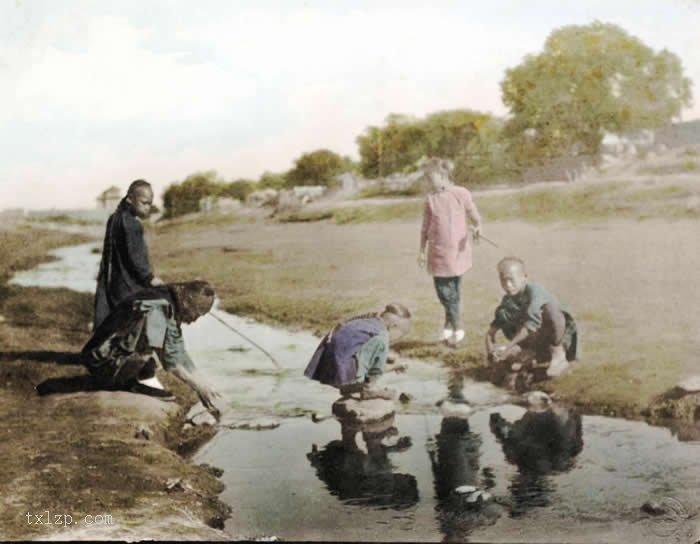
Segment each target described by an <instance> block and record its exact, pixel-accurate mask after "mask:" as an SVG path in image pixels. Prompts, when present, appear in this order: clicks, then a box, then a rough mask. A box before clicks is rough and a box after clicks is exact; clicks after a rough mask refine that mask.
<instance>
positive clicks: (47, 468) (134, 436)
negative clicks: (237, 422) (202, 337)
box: [0, 232, 227, 540]
mask: <svg viewBox="0 0 700 544" xmlns="http://www.w3.org/2000/svg"><path fill="white" fill-rule="evenodd" d="M0 236H2V241H3V244H2V245H1V246H0V247H1V248H2V249H0V252H1V253H2V259H0V263H2V264H1V265H0V266H1V267H2V269H1V270H0V277H2V279H3V282H2V287H0V289H1V290H2V296H0V314H1V315H2V316H3V317H4V322H2V323H0V346H1V347H0V418H2V420H3V422H4V424H3V431H2V433H3V439H2V440H1V441H0V456H1V457H2V459H3V470H2V471H0V496H2V501H3V507H2V508H1V509H0V537H1V538H2V539H4V540H14V539H22V540H24V539H30V538H39V539H60V540H62V539H105V538H106V539H115V540H136V539H167V538H186V539H207V540H218V539H224V535H223V533H222V532H221V531H219V530H216V529H214V528H213V527H222V526H223V520H224V519H225V517H226V516H227V508H226V507H225V505H223V504H222V503H220V502H219V501H218V499H217V494H218V493H220V492H221V490H222V484H221V483H220V482H219V480H218V479H217V477H216V476H217V474H216V473H217V471H216V470H215V469H213V468H209V467H203V466H195V465H192V464H191V463H189V462H188V460H187V455H188V454H189V453H191V452H192V451H193V450H194V449H195V448H196V447H197V445H198V444H200V443H201V442H202V441H203V440H206V439H208V438H210V437H211V436H212V435H213V430H212V429H211V428H207V427H205V426H201V427H197V428H194V429H192V430H190V431H189V432H184V431H183V422H184V418H185V415H184V414H185V413H186V410H187V409H188V407H189V406H191V405H192V404H193V403H194V400H195V399H194V398H193V396H192V395H190V394H189V392H188V391H186V390H183V389H182V388H181V387H179V386H178V384H177V383H173V382H171V381H168V376H163V377H162V380H163V381H164V382H166V384H167V386H170V387H171V388H172V389H174V390H175V391H176V393H177V398H178V399H179V402H178V403H175V402H164V401H161V400H157V399H153V398H150V397H145V396H141V395H133V394H129V393H121V392H80V391H76V392H72V393H65V394H53V395H47V396H44V397H39V396H38V395H37V393H36V391H35V389H34V388H35V386H36V385H37V384H39V383H41V382H43V381H44V380H47V379H49V378H59V377H68V376H79V375H82V374H84V369H83V368H82V367H81V366H80V365H76V364H75V362H76V361H75V356H74V354H75V353H76V352H77V351H79V350H80V347H81V346H82V344H83V343H84V342H85V340H86V339H87V336H88V329H87V324H88V323H89V321H90V320H91V315H92V297H91V296H89V295H84V294H79V293H75V292H72V291H69V290H65V289H36V288H23V287H17V286H9V285H6V284H5V282H6V280H7V279H8V278H9V277H10V276H11V274H12V272H13V271H14V270H17V269H19V268H25V267H28V266H31V265H34V264H36V263H38V262H40V261H41V260H43V259H45V255H46V251H47V250H48V249H49V248H51V247H55V246H58V245H64V244H68V243H78V242H80V241H83V240H82V239H81V238H80V237H76V236H70V235H65V234H58V233H49V232H40V233H39V232H29V233H18V232H2V233H0Z"/></svg>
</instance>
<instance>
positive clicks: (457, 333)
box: [455, 329, 464, 344]
mask: <svg viewBox="0 0 700 544" xmlns="http://www.w3.org/2000/svg"><path fill="white" fill-rule="evenodd" d="M462 340H464V330H463V329H457V330H456V331H455V344H459V343H460V342H461V341H462Z"/></svg>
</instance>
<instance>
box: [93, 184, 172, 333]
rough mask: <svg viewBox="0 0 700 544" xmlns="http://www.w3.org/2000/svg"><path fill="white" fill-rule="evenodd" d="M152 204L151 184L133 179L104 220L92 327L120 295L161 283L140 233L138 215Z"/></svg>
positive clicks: (112, 307)
mask: <svg viewBox="0 0 700 544" xmlns="http://www.w3.org/2000/svg"><path fill="white" fill-rule="evenodd" d="M152 204H153V190H152V189H151V185H150V184H149V183H148V182H147V181H144V180H142V179H139V180H136V181H134V182H133V183H132V184H131V185H130V186H129V190H128V191H127V195H126V197H125V198H124V199H122V201H121V202H120V203H119V206H118V207H117V209H116V211H115V212H114V213H113V214H112V215H111V216H110V218H109V220H108V221H107V228H106V230H105V239H104V245H103V248H102V261H101V263H100V271H99V273H98V275H97V290H96V292H95V318H94V322H93V330H96V329H97V327H99V326H100V324H101V323H102V321H104V319H105V318H106V317H107V316H108V315H109V313H110V312H111V311H112V310H113V309H114V308H115V307H116V306H117V304H119V302H121V301H122V300H123V299H124V298H126V297H127V296H129V295H131V294H132V293H135V292H137V291H139V290H141V289H145V288H147V287H157V286H159V285H163V281H162V280H160V279H159V278H156V277H154V275H153V271H152V269H151V264H150V261H149V258H148V247H147V246H146V241H145V239H144V235H143V225H142V223H141V220H142V219H146V218H147V217H148V215H149V213H150V211H151V206H152Z"/></svg>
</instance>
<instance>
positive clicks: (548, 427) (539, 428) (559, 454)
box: [490, 406, 583, 516]
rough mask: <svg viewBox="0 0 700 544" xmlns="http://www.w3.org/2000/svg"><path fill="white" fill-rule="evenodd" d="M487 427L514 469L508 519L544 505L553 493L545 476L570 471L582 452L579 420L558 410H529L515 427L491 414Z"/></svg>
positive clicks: (573, 414) (567, 412)
mask: <svg viewBox="0 0 700 544" xmlns="http://www.w3.org/2000/svg"><path fill="white" fill-rule="evenodd" d="M490 427H491V432H493V434H494V435H495V436H496V438H497V439H498V441H499V442H500V443H501V445H502V446H503V453H504V454H505V456H506V459H507V460H508V462H509V463H511V464H513V465H516V466H517V467H518V474H517V475H516V476H515V477H514V478H513V481H512V482H511V486H510V489H511V494H512V499H513V503H512V515H514V516H517V515H521V514H523V513H524V512H526V511H527V510H529V509H531V508H534V507H539V506H546V505H548V504H549V502H550V495H551V493H552V492H553V490H554V485H553V483H552V481H551V479H550V478H549V475H551V474H555V473H561V472H566V471H568V470H570V469H571V468H572V467H573V466H574V464H575V457H576V456H577V455H578V454H579V453H580V452H581V449H582V448H583V436H582V426H581V416H580V415H579V414H576V413H573V412H571V411H570V410H568V409H567V408H564V407H561V406H541V407H531V409H529V410H528V411H527V412H525V414H524V415H523V417H522V418H521V419H519V420H518V421H516V422H515V423H510V422H508V421H506V420H505V419H503V418H502V417H501V415H500V414H498V413H494V414H491V419H490Z"/></svg>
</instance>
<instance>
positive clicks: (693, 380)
mask: <svg viewBox="0 0 700 544" xmlns="http://www.w3.org/2000/svg"><path fill="white" fill-rule="evenodd" d="M677 387H679V388H680V389H682V390H683V391H687V392H688V393H695V392H697V391H700V376H689V377H687V378H685V379H683V380H681V381H680V382H678V384H677Z"/></svg>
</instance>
